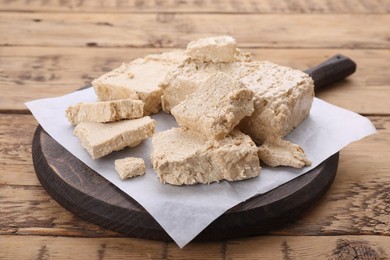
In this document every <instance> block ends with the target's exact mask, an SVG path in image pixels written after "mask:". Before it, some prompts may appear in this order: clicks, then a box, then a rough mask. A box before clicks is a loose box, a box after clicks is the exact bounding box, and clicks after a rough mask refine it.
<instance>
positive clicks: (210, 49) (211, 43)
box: [186, 35, 237, 62]
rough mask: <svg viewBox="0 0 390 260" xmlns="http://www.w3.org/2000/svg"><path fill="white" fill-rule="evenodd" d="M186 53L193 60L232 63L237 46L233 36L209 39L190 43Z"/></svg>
mask: <svg viewBox="0 0 390 260" xmlns="http://www.w3.org/2000/svg"><path fill="white" fill-rule="evenodd" d="M186 53H187V55H188V56H189V57H190V58H191V59H193V60H200V61H202V62H232V61H234V60H235V55H236V53H237V44H236V40H235V39H234V38H233V37H231V36H226V35H222V36H216V37H207V38H202V39H199V40H196V41H192V42H190V43H188V45H187V49H186Z"/></svg>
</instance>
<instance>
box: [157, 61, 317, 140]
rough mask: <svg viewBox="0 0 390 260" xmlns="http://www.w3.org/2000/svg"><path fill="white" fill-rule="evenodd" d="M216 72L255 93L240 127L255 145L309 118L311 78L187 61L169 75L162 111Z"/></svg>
mask: <svg viewBox="0 0 390 260" xmlns="http://www.w3.org/2000/svg"><path fill="white" fill-rule="evenodd" d="M216 72H223V73H225V74H228V75H229V76H232V77H235V78H237V79H238V80H239V81H241V82H242V83H243V84H244V86H245V87H247V88H248V89H250V90H252V91H253V92H254V108H255V111H254V112H253V113H252V115H251V116H250V117H246V118H244V119H243V120H242V121H241V122H240V125H239V126H240V129H241V130H242V131H243V132H244V133H247V134H249V135H250V136H251V137H252V138H253V139H254V140H255V141H256V142H257V143H260V144H261V143H262V142H264V141H265V139H266V138H267V137H269V136H272V137H273V136H279V137H284V136H285V135H287V134H288V133H289V132H290V131H291V130H292V129H293V128H295V127H296V126H298V125H299V124H300V123H301V122H302V121H303V119H305V118H306V117H307V115H308V114H309V111H310V108H311V104H312V102H313V98H314V85H313V80H312V79H311V78H310V76H309V75H307V74H306V73H304V72H302V71H299V70H294V69H291V68H288V67H283V66H279V65H276V64H273V63H271V62H268V61H251V62H231V63H210V64H205V63H199V62H194V61H187V62H186V63H185V65H184V66H181V67H179V68H177V69H175V70H173V71H172V72H171V73H169V75H168V77H167V80H166V81H165V82H164V84H163V85H162V88H163V96H162V104H163V110H164V111H166V112H170V111H171V110H172V108H174V107H175V106H177V105H178V104H179V103H180V102H182V101H183V100H185V99H186V98H187V97H188V96H189V95H191V94H192V93H193V92H195V91H196V90H197V89H198V88H200V87H201V86H202V85H203V84H204V82H205V81H206V80H207V79H208V78H209V77H210V76H211V75H213V74H215V73H216Z"/></svg>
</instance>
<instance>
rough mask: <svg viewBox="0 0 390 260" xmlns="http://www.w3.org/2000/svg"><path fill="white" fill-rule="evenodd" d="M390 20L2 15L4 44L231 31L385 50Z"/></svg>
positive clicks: (108, 42) (175, 38) (181, 41)
mask: <svg viewBox="0 0 390 260" xmlns="http://www.w3.org/2000/svg"><path fill="white" fill-rule="evenodd" d="M388 24H390V14H355V15H351V14H340V15H334V14H317V15H316V14H306V15H295V14H286V15H283V16H280V15H273V14H269V15H257V14H252V15H240V14H212V15H210V14H172V13H165V14H164V13H159V14H132V15H127V14H96V13H93V14H85V13H18V12H15V13H12V12H5V13H1V15H0V35H2V37H1V38H0V45H2V46H6V45H16V46H74V47H75V46H78V47H81V46H95V47H96V46H99V47H136V48H139V47H143V48H145V47H184V46H186V45H187V43H188V42H189V41H191V40H195V39H199V38H201V37H204V36H210V35H215V34H228V35H231V36H233V37H235V38H236V39H237V42H238V43H239V46H240V47H261V48H368V49H370V48H379V49H386V48H389V47H390V31H389V30H387V25H388ZM367 25H369V26H367ZM249 28H250V29H249Z"/></svg>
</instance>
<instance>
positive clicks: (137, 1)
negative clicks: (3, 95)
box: [0, 0, 390, 14]
mask: <svg viewBox="0 0 390 260" xmlns="http://www.w3.org/2000/svg"><path fill="white" fill-rule="evenodd" d="M0 10H1V11H28V12H36V11H46V12H114V13H124V12H126V13H128V12H132V13H145V12H180V13H282V14H285V13H299V14H301V13H386V12H389V11H390V2H389V1H388V0H382V1H380V0H374V1H373V0H344V1H339V0H316V1H314V0H295V1H291V0H289V1H277V2H276V1H272V0H257V1H248V0H245V1H235V0H180V1H177V0H166V1H158V0H153V1H147V0H127V1H84V0H79V1H72V0H65V1H59V0H45V1H44V0H35V1H9V0H8V1H7V0H1V1H0Z"/></svg>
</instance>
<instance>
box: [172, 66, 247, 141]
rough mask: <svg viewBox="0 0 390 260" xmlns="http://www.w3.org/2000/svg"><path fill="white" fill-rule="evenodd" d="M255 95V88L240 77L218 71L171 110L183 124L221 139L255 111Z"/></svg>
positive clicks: (209, 136) (181, 124) (182, 125)
mask: <svg viewBox="0 0 390 260" xmlns="http://www.w3.org/2000/svg"><path fill="white" fill-rule="evenodd" d="M252 97H253V92H252V91H251V90H249V89H247V88H245V87H244V86H243V84H242V83H241V82H240V81H238V80H237V79H234V78H232V77H230V76H228V75H227V74H225V73H221V72H218V73H216V74H214V75H212V76H211V77H210V78H209V79H208V80H206V82H205V83H204V84H203V86H202V87H200V88H198V89H197V90H196V91H195V92H194V93H192V94H191V95H189V96H188V98H187V99H186V100H184V101H183V102H181V103H180V104H179V105H177V106H176V107H174V108H173V109H172V110H171V113H172V115H173V116H174V117H175V119H176V122H177V123H178V124H179V125H180V126H181V127H185V128H189V129H191V130H195V131H198V132H200V133H202V134H203V135H205V136H206V137H207V138H208V139H221V138H224V137H225V136H226V135H227V134H228V133H230V132H231V131H232V130H233V128H234V127H236V126H237V125H238V123H239V122H240V120H241V119H242V118H244V117H246V116H250V115H251V114H252V113H253V110H254V109H253V100H252Z"/></svg>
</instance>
